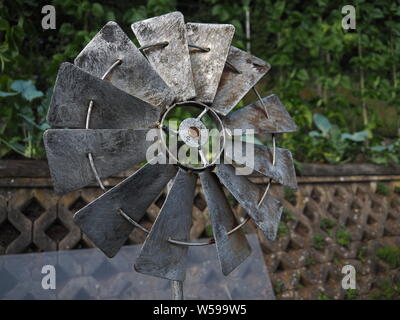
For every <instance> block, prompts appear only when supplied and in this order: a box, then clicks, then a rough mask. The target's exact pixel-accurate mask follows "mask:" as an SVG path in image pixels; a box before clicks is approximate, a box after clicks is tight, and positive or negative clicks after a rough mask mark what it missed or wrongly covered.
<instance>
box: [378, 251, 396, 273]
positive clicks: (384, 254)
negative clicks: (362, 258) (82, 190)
mask: <svg viewBox="0 0 400 320" xmlns="http://www.w3.org/2000/svg"><path fill="white" fill-rule="evenodd" d="M376 256H377V257H378V258H379V259H381V260H383V261H385V262H386V263H388V264H389V265H390V267H391V268H393V269H396V268H398V267H400V247H385V248H380V249H379V250H378V251H377V252H376Z"/></svg>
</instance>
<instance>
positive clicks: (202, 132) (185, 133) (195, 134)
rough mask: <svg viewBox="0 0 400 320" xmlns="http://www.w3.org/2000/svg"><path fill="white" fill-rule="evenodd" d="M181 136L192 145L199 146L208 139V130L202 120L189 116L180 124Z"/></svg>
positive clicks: (186, 142)
mask: <svg viewBox="0 0 400 320" xmlns="http://www.w3.org/2000/svg"><path fill="white" fill-rule="evenodd" d="M179 137H180V138H181V139H182V141H183V142H184V143H185V144H187V145H188V146H190V147H195V148H197V147H199V146H202V145H204V144H205V143H206V142H207V141H208V130H207V128H206V126H205V125H204V123H203V122H201V120H197V119H195V118H187V119H185V120H183V121H182V122H181V124H180V125H179Z"/></svg>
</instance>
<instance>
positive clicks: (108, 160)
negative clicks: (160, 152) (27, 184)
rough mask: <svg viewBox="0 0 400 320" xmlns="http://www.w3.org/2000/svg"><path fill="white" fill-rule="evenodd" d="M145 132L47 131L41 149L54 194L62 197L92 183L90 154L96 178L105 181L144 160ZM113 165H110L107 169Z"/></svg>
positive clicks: (93, 179) (126, 130) (120, 130)
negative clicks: (95, 170) (44, 154)
mask: <svg viewBox="0 0 400 320" xmlns="http://www.w3.org/2000/svg"><path fill="white" fill-rule="evenodd" d="M147 132H148V130H130V129H96V130H91V129H89V130H86V129H49V130H47V131H46V132H45V133H44V137H43V138H44V145H45V148H46V153H47V159H48V161H49V168H50V173H51V176H52V179H53V182H54V189H55V191H56V192H57V193H60V194H63V193H67V192H70V191H73V190H77V189H80V188H82V187H85V186H86V185H88V184H90V183H92V182H95V181H96V177H95V176H94V174H93V172H92V169H91V166H90V163H89V160H88V154H89V153H90V154H91V155H92V158H93V162H94V163H95V166H96V169H97V172H98V175H99V177H101V178H107V177H108V176H110V175H112V174H116V173H119V172H121V171H123V170H126V169H128V168H129V167H132V166H134V165H135V164H138V163H140V162H142V161H145V160H146V150H147V148H148V147H149V145H150V144H151V143H152V142H151V141H146V134H147ZM110 164H112V165H110Z"/></svg>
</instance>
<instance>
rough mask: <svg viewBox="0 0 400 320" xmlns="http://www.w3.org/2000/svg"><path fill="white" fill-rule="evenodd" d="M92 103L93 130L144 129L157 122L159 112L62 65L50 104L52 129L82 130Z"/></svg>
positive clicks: (82, 72)
mask: <svg viewBox="0 0 400 320" xmlns="http://www.w3.org/2000/svg"><path fill="white" fill-rule="evenodd" d="M90 100H93V111H92V113H91V120H90V127H91V128H93V129H144V128H149V127H151V126H153V125H154V124H155V123H156V122H157V121H158V119H159V116H160V108H158V107H155V106H152V105H150V104H148V103H147V102H145V101H143V100H140V99H139V98H136V97H134V96H131V95H130V94H127V93H126V92H124V91H122V90H119V89H118V88H116V87H114V86H113V85H112V84H110V83H108V82H106V81H103V80H100V79H98V78H97V77H94V76H92V75H90V74H89V73H87V72H85V71H83V70H82V69H80V68H78V67H76V66H74V65H73V64H71V63H63V64H62V65H61V67H60V69H59V71H58V75H57V81H56V85H55V88H54V92H53V96H52V99H51V103H50V108H49V113H48V115H47V119H48V122H49V124H50V125H51V126H56V127H69V128H85V126H86V113H87V109H88V105H89V101H90Z"/></svg>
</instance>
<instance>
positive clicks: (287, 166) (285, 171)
mask: <svg viewBox="0 0 400 320" xmlns="http://www.w3.org/2000/svg"><path fill="white" fill-rule="evenodd" d="M249 146H251V147H253V148H254V158H253V159H251V158H250V157H249V156H245V155H244V154H243V151H244V150H246V142H242V141H240V140H238V139H232V140H228V141H227V143H226V144H225V157H227V158H229V159H231V160H233V161H235V162H236V163H238V164H241V165H246V166H247V167H250V168H251V169H253V170H255V171H257V172H259V173H261V174H263V175H264V176H266V177H270V178H272V179H274V180H275V181H277V182H279V183H281V184H283V185H284V186H287V187H289V188H293V189H296V188H297V180H296V172H295V169H294V164H293V158H292V153H291V152H290V151H289V150H287V149H282V148H275V165H273V164H272V162H273V155H274V148H272V147H267V146H263V145H259V144H250V145H249Z"/></svg>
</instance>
